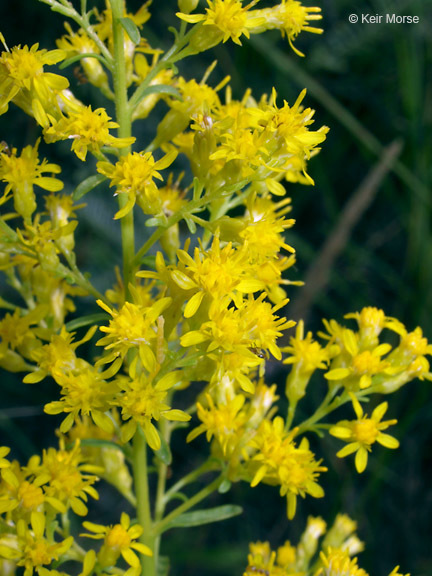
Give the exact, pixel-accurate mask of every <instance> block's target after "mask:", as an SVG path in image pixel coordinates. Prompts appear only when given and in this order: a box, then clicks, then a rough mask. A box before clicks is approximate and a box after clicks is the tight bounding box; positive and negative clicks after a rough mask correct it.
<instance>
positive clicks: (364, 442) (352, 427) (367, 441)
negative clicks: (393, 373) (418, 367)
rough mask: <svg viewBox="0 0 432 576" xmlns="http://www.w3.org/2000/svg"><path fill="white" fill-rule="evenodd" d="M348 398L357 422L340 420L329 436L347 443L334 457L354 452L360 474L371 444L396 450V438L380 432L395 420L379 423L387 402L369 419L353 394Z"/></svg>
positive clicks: (380, 405)
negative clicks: (376, 443)
mask: <svg viewBox="0 0 432 576" xmlns="http://www.w3.org/2000/svg"><path fill="white" fill-rule="evenodd" d="M350 397H351V400H352V403H353V408H354V411H355V413H356V416H357V420H353V421H348V420H342V421H341V422H338V423H337V424H336V425H335V426H332V427H331V428H330V434H331V435H332V436H336V438H340V439H341V440H344V441H345V442H349V444H347V446H345V447H344V448H342V450H339V452H338V453H337V454H336V456H338V457H339V458H344V457H345V456H348V454H352V453H353V452H356V456H355V465H356V469H357V472H358V473H359V474H360V473H361V472H363V471H364V470H365V469H366V465H367V460H368V452H371V450H372V449H371V446H372V444H374V443H375V442H378V443H379V444H381V445H382V446H385V447H386V448H392V449H394V448H398V446H399V441H398V440H396V438H393V436H390V435H389V434H383V433H382V430H386V429H387V428H388V427H389V426H392V425H393V424H396V423H397V420H386V421H384V422H381V419H382V417H383V416H384V414H385V413H386V411H387V408H388V403H387V402H382V403H381V404H379V405H378V406H377V407H376V408H375V409H374V411H373V412H372V416H371V417H370V418H369V417H368V416H367V414H364V413H363V408H362V406H361V404H360V402H359V401H358V399H357V398H356V397H355V396H354V394H352V393H350Z"/></svg>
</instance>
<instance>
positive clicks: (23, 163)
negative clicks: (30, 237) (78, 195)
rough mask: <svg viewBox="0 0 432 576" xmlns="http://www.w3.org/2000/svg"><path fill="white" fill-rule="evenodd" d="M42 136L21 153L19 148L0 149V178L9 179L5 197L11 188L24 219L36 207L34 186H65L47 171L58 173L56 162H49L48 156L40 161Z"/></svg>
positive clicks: (51, 188)
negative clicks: (40, 140)
mask: <svg viewBox="0 0 432 576" xmlns="http://www.w3.org/2000/svg"><path fill="white" fill-rule="evenodd" d="M38 146H39V140H38V141H37V142H36V144H35V146H26V147H25V148H23V150H22V152H21V155H20V156H18V151H17V149H16V148H12V150H11V151H10V153H6V152H2V153H0V180H1V181H2V182H6V184H7V185H6V188H5V191H4V199H6V198H7V197H8V194H9V193H10V192H11V191H12V192H13V198H14V208H15V210H16V211H17V212H18V214H19V215H20V216H22V217H23V218H24V219H25V220H29V219H30V217H31V215H32V214H33V212H34V211H35V210H36V197H35V193H34V191H33V186H39V187H40V188H42V189H43V190H48V191H50V192H57V191H58V190H61V189H62V188H63V182H61V181H60V180H58V179H57V178H55V177H53V176H44V173H46V172H48V173H50V174H58V173H59V172H61V168H60V166H58V165H57V164H49V163H48V162H47V160H45V159H44V160H42V162H40V161H39V156H38Z"/></svg>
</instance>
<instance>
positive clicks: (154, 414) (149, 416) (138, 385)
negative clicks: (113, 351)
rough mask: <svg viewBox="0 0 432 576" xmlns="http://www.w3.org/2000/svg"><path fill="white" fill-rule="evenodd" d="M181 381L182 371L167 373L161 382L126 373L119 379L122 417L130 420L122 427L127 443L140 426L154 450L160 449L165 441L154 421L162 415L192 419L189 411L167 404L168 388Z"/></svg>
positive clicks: (179, 419)
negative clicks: (130, 375)
mask: <svg viewBox="0 0 432 576" xmlns="http://www.w3.org/2000/svg"><path fill="white" fill-rule="evenodd" d="M180 381H181V376H180V373H179V372H178V371H175V372H170V373H168V374H166V375H165V376H163V377H162V378H160V379H159V380H158V381H157V382H154V381H153V378H151V377H149V376H146V375H145V374H141V375H140V376H134V377H131V378H127V377H126V376H120V377H119V378H117V384H118V386H119V387H120V389H121V393H120V394H119V395H118V396H117V398H116V400H115V404H116V405H117V406H119V407H120V408H121V412H122V418H123V419H124V420H128V422H127V423H126V424H125V425H124V426H123V428H122V440H123V442H127V441H128V440H130V439H131V438H132V436H133V435H134V434H135V432H136V430H137V426H138V425H140V426H141V427H142V429H143V431H144V434H145V436H146V439H147V442H148V444H149V446H150V447H151V448H153V450H159V448H160V447H161V440H160V436H159V434H158V432H157V429H156V427H155V426H154V424H153V422H152V421H153V420H156V421H158V420H159V419H160V418H165V419H166V420H175V421H179V422H187V421H188V420H190V416H189V414H186V412H183V411H182V410H177V409H173V408H171V406H169V405H168V404H166V399H167V395H168V390H169V389H170V388H172V387H173V386H175V385H176V384H179V382H180Z"/></svg>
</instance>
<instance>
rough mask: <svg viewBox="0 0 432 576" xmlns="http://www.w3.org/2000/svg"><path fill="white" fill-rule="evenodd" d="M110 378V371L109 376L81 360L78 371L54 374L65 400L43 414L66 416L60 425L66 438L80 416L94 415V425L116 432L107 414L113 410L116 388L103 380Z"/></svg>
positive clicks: (78, 362)
mask: <svg viewBox="0 0 432 576" xmlns="http://www.w3.org/2000/svg"><path fill="white" fill-rule="evenodd" d="M115 367H116V368H117V366H115ZM56 368H58V367H56ZM117 369H118V368H117ZM111 375H112V370H111V369H109V372H108V373H107V371H106V372H105V373H104V372H98V369H97V368H96V367H95V366H93V365H92V364H89V363H88V362H86V361H85V360H81V359H78V360H77V366H76V368H75V369H72V370H67V371H56V372H54V373H53V377H54V379H55V380H56V382H57V384H59V386H60V387H61V395H62V398H61V400H59V401H54V402H49V403H48V404H46V405H45V408H44V410H45V412H46V413H47V414H61V413H62V412H65V413H66V414H67V416H66V418H65V419H64V420H63V422H62V423H61V425H60V431H61V432H62V433H63V434H65V433H66V432H68V431H69V430H70V429H71V427H72V426H73V424H74V422H75V421H77V419H78V416H79V415H80V414H82V415H84V416H86V415H91V418H92V420H93V422H94V423H95V424H96V425H97V426H99V427H100V428H102V430H105V431H106V432H112V431H113V422H112V419H111V418H110V416H109V415H108V414H106V412H107V411H108V410H109V408H110V401H111V400H112V398H113V396H114V393H115V392H116V387H115V385H114V384H113V383H111V382H106V381H105V380H104V377H107V376H111Z"/></svg>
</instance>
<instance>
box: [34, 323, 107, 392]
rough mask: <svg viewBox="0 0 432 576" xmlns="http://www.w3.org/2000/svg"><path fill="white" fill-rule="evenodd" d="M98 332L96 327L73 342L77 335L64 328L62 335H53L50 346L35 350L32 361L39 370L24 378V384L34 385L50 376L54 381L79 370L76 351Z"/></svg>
mask: <svg viewBox="0 0 432 576" xmlns="http://www.w3.org/2000/svg"><path fill="white" fill-rule="evenodd" d="M96 330H97V328H96V326H94V327H92V328H90V329H89V330H88V331H87V333H86V335H85V336H84V337H83V338H82V339H81V340H78V341H77V342H73V338H74V336H75V333H74V332H72V333H69V332H68V331H67V330H66V328H65V327H64V326H62V328H61V331H60V334H53V336H52V337H51V342H50V343H49V344H46V345H45V346H42V347H41V348H37V349H36V350H34V352H33V354H32V360H34V361H35V362H37V364H38V369H37V370H35V371H34V372H32V373H31V374H28V375H27V376H26V377H25V378H24V382H25V383H27V384H34V383H36V382H40V381H41V380H43V379H44V378H45V377H46V376H47V375H48V374H50V375H52V376H53V378H54V379H56V378H57V377H60V378H61V376H62V374H64V373H66V372H69V371H71V370H76V369H78V367H79V360H78V358H77V356H76V354H75V350H76V348H78V346H80V345H81V344H84V342H87V341H88V340H90V339H91V338H92V337H93V335H94V333H95V332H96ZM81 362H82V361H81Z"/></svg>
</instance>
